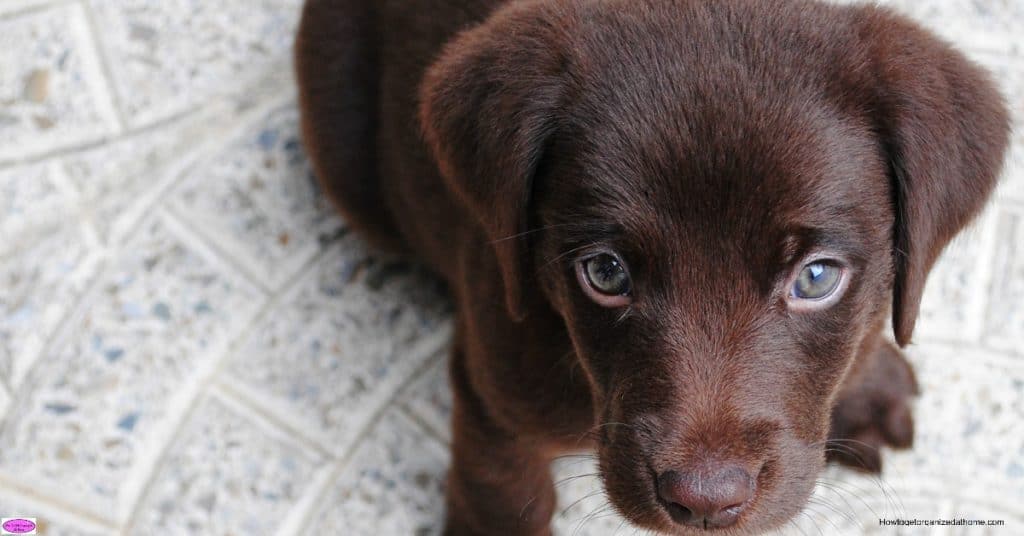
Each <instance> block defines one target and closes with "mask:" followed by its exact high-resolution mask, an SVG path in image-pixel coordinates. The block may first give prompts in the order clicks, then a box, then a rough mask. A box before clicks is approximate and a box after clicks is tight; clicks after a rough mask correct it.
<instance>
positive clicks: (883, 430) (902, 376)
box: [826, 342, 918, 473]
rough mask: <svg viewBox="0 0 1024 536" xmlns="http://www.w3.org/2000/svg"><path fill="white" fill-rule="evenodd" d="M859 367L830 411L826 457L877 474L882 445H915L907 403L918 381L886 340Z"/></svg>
mask: <svg viewBox="0 0 1024 536" xmlns="http://www.w3.org/2000/svg"><path fill="white" fill-rule="evenodd" d="M859 365H860V366H855V367H854V370H853V371H851V374H850V376H849V378H848V379H847V380H846V383H845V384H844V386H843V389H842V391H841V392H840V394H839V398H838V402H837V404H836V407H835V409H834V410H833V411H832V428H831V430H830V431H829V440H828V443H827V450H826V454H827V457H828V459H829V460H831V461H835V462H838V463H841V464H843V465H847V466H850V467H853V468H855V469H859V470H862V471H867V472H870V473H878V472H881V470H882V456H881V451H880V448H881V447H883V446H889V447H893V448H900V449H903V448H909V447H910V446H911V445H912V444H913V442H914V418H913V415H912V414H911V408H910V403H911V400H912V399H913V397H914V396H916V395H917V394H918V387H917V380H916V378H915V377H914V371H913V369H912V368H911V366H910V363H908V362H907V360H906V358H904V357H903V354H902V353H901V352H900V351H899V350H898V349H897V348H896V347H895V346H893V345H892V344H890V343H888V342H883V343H882V344H881V345H880V346H879V348H878V350H877V351H876V352H875V354H874V355H872V356H870V358H869V359H867V360H866V362H865V363H862V364H859Z"/></svg>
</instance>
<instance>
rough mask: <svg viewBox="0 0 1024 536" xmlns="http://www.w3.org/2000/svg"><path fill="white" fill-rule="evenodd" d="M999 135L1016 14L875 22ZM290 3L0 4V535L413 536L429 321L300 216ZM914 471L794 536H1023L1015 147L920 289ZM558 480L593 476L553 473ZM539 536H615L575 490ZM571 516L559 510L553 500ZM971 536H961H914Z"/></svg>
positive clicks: (432, 433)
mask: <svg viewBox="0 0 1024 536" xmlns="http://www.w3.org/2000/svg"><path fill="white" fill-rule="evenodd" d="M897 3H898V6H897V7H899V8H900V9H903V10H905V11H907V12H909V13H910V14H912V15H913V16H915V17H917V18H918V19H920V20H922V21H923V22H925V23H926V24H928V25H929V26H931V27H932V28H934V29H936V30H937V31H939V32H940V33H942V34H944V35H946V36H947V37H949V38H950V39H952V40H955V41H957V42H958V43H960V44H961V45H962V46H963V47H964V48H965V49H966V50H967V51H968V52H969V53H970V55H971V56H972V57H974V58H976V59H977V60H978V61H980V62H982V63H984V64H985V65H987V66H989V67H990V68H992V69H993V70H994V71H995V72H996V73H997V74H998V78H999V80H1000V82H1001V83H1002V84H1003V88H1004V90H1005V92H1006V94H1007V96H1008V97H1009V99H1010V101H1011V103H1012V106H1013V109H1014V113H1015V114H1016V117H1017V120H1018V122H1017V125H1018V126H1019V125H1021V124H1022V123H1021V122H1020V120H1021V119H1022V118H1024V2H1021V0H945V1H941V2H939V1H927V2H926V1H915V0H898V2H897ZM298 8H299V0H258V1H257V0H222V1H220V2H199V1H195V0H175V1H171V0H168V1H161V2H151V1H145V0H2V1H0V516H8V515H14V514H18V515H24V516H32V517H37V518H39V519H40V520H41V521H42V522H43V524H44V527H45V529H46V534H67V535H99V534H114V533H121V534H145V535H149V534H159V535H165V534H245V535H258V534H280V535H297V534H350V535H391V534H430V533H433V532H435V531H436V526H437V523H438V521H439V519H440V517H441V515H442V499H441V493H442V491H441V490H442V487H443V482H442V477H443V472H444V467H445V465H446V463H447V460H448V453H447V447H446V445H445V443H446V438H447V437H448V432H447V425H446V415H447V413H448V406H449V403H450V402H449V398H448V393H447V388H446V387H445V385H444V382H445V379H444V378H445V376H444V372H443V360H444V352H445V347H446V343H447V339H448V338H449V336H450V318H449V315H450V311H449V306H448V304H447V302H446V301H445V299H444V297H443V296H442V295H441V294H440V293H439V291H438V289H437V287H436V285H435V284H434V282H433V281H432V280H431V279H430V278H429V277H427V276H425V275H423V274H421V273H418V272H417V271H416V270H415V269H412V268H410V267H409V266H408V265H405V264H403V263H400V262H397V261H396V260H395V259H389V258H385V257H382V256H380V255H378V254H376V253H374V252H372V251H370V250H368V249H367V248H366V247H365V246H364V245H363V243H362V241H361V240H360V239H359V238H358V237H356V236H353V235H352V234H351V233H349V232H348V231H347V229H346V227H345V225H344V223H343V222H342V221H340V220H339V219H338V218H337V217H336V216H334V215H333V214H332V213H331V212H330V211H329V210H327V208H326V207H325V206H324V203H323V201H322V199H320V198H319V196H318V195H317V193H316V191H315V189H314V187H313V183H312V181H311V179H310V174H309V167H308V164H307V162H306V160H305V159H304V157H303V155H302V150H301V147H300V145H299V142H298V139H297V133H296V118H297V112H296V107H295V100H294V89H293V87H292V86H293V84H292V81H291V78H290V64H289V46H290V40H291V37H292V33H293V31H294V25H295V21H296V16H297V12H298ZM917 341H918V344H917V345H916V346H914V347H913V348H912V349H911V351H910V353H911V356H912V358H913V359H914V361H915V363H916V365H917V367H918V373H919V376H920V380H921V383H922V384H923V388H924V393H925V394H924V396H923V397H922V398H921V399H920V401H919V404H918V408H917V417H918V422H919V428H918V435H917V447H916V449H915V450H913V451H912V452H909V453H900V454H890V455H889V456H888V458H887V463H888V466H887V472H886V474H885V478H884V480H877V479H871V478H865V477H857V476H855V475H852V474H850V473H848V472H845V471H841V470H831V471H830V472H829V473H828V474H827V475H825V476H823V479H822V480H823V481H824V482H825V484H823V485H822V486H821V487H820V489H819V493H818V495H817V498H816V499H815V500H814V502H813V503H812V504H811V506H810V507H809V508H808V510H807V512H806V513H805V515H802V516H801V517H800V518H799V519H798V520H797V521H798V525H799V526H796V527H793V526H791V527H789V530H790V531H791V532H792V533H794V534H815V533H832V532H833V531H836V530H840V529H841V530H842V531H844V532H847V533H858V532H861V531H865V532H877V533H881V534H893V533H896V531H895V529H892V528H879V527H878V521H877V520H878V518H879V517H882V516H888V517H894V516H896V515H897V514H899V513H902V514H903V515H905V516H906V517H918V518H933V517H938V516H946V517H953V516H955V517H965V518H968V517H969V518H999V519H1004V520H1005V521H1006V523H1007V525H1008V526H1007V527H1003V528H997V529H993V530H992V531H991V532H992V534H1019V533H1024V506H1022V505H1024V350H1022V348H1024V345H1022V343H1024V129H1021V128H1018V130H1017V133H1016V138H1015V146H1014V150H1013V158H1012V162H1011V164H1010V166H1009V167H1008V169H1007V173H1006V177H1005V181H1004V183H1003V186H1002V188H1001V190H1000V192H999V196H998V199H997V201H996V202H995V203H993V204H992V205H991V206H990V208H989V209H988V211H987V212H986V215H985V217H984V218H983V219H982V220H981V221H980V222H979V223H978V224H977V225H976V226H975V227H974V228H973V230H972V231H971V232H970V233H969V234H967V235H965V236H964V237H963V238H961V239H959V240H958V241H957V242H956V243H955V245H954V247H953V248H952V249H951V250H950V251H949V252H948V253H947V255H946V256H945V258H944V260H943V261H942V264H941V266H940V268H939V270H938V271H937V272H936V273H935V274H934V276H933V278H932V281H931V287H930V289H929V293H928V296H927V299H926V301H925V312H924V318H923V319H922V321H921V323H920V330H919V332H918V337H917ZM557 470H558V473H559V475H560V477H562V476H571V475H574V474H586V473H589V472H591V471H592V470H593V469H592V466H591V465H590V461H589V460H587V459H570V460H567V461H564V462H562V463H561V464H560V466H559V467H558V468H557ZM559 488H560V490H562V492H563V493H562V495H563V503H564V505H565V509H564V510H560V511H559V515H558V518H557V520H556V524H557V526H558V528H559V530H560V532H561V533H563V534H573V533H580V534H612V533H614V532H616V531H618V532H621V533H623V534H629V533H631V532H632V529H631V528H630V527H628V526H626V525H623V524H622V522H621V519H619V518H617V517H615V516H614V515H612V514H611V512H609V511H608V510H607V509H604V506H605V505H606V503H605V502H604V500H603V499H602V498H601V495H600V493H597V494H593V495H592V496H590V495H591V494H592V492H594V491H598V490H599V484H598V483H597V482H596V481H595V480H594V479H593V478H578V479H571V480H566V481H564V483H562V484H560V485H559ZM579 498H584V499H583V500H582V501H579V502H577V499H579ZM961 532H962V533H964V534H971V535H978V534H985V533H987V531H986V529H985V528H967V529H960V530H952V531H939V530H934V531H929V530H928V529H922V530H916V531H914V533H915V534H919V533H929V534H959V533H961Z"/></svg>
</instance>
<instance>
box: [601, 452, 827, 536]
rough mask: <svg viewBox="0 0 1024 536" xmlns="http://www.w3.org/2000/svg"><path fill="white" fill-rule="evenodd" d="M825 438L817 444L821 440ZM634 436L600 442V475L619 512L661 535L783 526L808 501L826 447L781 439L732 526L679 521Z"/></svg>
mask: <svg viewBox="0 0 1024 536" xmlns="http://www.w3.org/2000/svg"><path fill="white" fill-rule="evenodd" d="M820 444H821V443H818V445H820ZM646 450H647V448H645V447H644V446H641V445H639V444H638V443H637V442H636V441H634V440H633V439H632V438H627V437H623V436H620V437H619V438H617V439H615V440H611V441H609V442H602V443H601V444H600V445H599V447H598V459H599V467H600V474H601V478H602V480H603V482H604V486H605V490H606V493H607V495H608V499H609V501H610V502H611V504H612V506H614V507H615V509H616V510H618V512H619V514H620V515H622V516H623V517H625V518H626V519H628V520H629V522H630V523H632V524H634V525H636V526H637V527H640V528H644V529H649V530H653V531H656V532H658V533H659V534H680V535H698V534H708V533H715V534H722V535H723V536H725V535H729V536H731V535H737V536H739V535H754V534H763V533H764V532H767V531H769V530H772V529H776V528H779V527H781V526H782V525H785V524H786V523H788V522H789V521H790V520H792V519H793V518H794V517H795V516H797V515H798V514H799V512H800V511H801V510H802V509H803V508H804V506H805V505H806V504H807V500H808V498H809V497H810V496H811V493H812V492H813V491H814V486H815V482H816V476H817V475H818V474H819V473H820V472H821V471H822V469H823V468H824V466H825V454H824V449H823V448H821V447H820V446H808V445H806V444H804V443H803V442H801V441H799V440H796V439H780V440H779V441H778V447H777V448H776V449H775V450H774V452H773V453H772V455H771V456H769V458H768V459H766V460H765V461H764V462H762V465H761V469H760V472H759V474H758V476H757V478H756V491H755V493H754V495H753V497H752V498H751V499H750V500H749V501H748V502H747V503H745V506H744V508H743V510H742V512H741V513H740V515H739V517H738V518H737V519H736V521H735V523H734V524H732V525H730V526H728V527H718V528H707V529H705V528H697V527H691V526H687V525H683V524H680V523H678V522H677V521H675V520H674V519H673V518H672V516H671V515H670V514H669V511H668V508H667V505H666V503H665V501H663V500H662V499H660V498H659V496H658V495H659V494H658V491H657V486H658V484H657V478H658V477H657V474H658V473H657V471H656V470H655V469H654V467H653V465H652V463H651V462H650V461H649V459H648V456H647V454H645V451H646Z"/></svg>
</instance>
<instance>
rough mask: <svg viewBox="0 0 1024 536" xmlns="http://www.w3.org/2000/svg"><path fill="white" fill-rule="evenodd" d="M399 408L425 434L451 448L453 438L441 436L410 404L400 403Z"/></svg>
mask: <svg viewBox="0 0 1024 536" xmlns="http://www.w3.org/2000/svg"><path fill="white" fill-rule="evenodd" d="M443 358H447V356H444V357H443ZM398 408H399V410H401V411H402V413H404V414H405V416H406V417H408V418H409V420H411V421H413V422H415V423H416V425H417V426H418V427H420V428H421V429H422V430H423V432H424V433H425V434H427V435H428V436H430V437H432V438H434V439H436V440H437V441H438V442H440V443H441V444H442V445H448V446H450V445H451V444H452V440H451V438H447V437H445V436H443V435H441V434H440V433H439V432H438V431H437V430H436V429H434V427H433V426H431V425H430V423H428V422H427V421H425V420H423V418H422V417H420V416H419V415H418V414H417V413H416V412H415V411H413V410H412V408H410V407H409V403H408V402H400V403H399V404H398Z"/></svg>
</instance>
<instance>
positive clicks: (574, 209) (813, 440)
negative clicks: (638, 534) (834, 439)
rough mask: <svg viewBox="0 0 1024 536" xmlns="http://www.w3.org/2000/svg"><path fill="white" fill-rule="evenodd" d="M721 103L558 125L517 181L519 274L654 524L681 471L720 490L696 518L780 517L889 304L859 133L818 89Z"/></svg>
mask: <svg viewBox="0 0 1024 536" xmlns="http://www.w3.org/2000/svg"><path fill="white" fill-rule="evenodd" d="M740 93H742V92H739V93H736V94H735V95H734V97H735V98H736V99H741V98H743V96H742V95H741V94H740ZM585 99H586V97H584V101H583V102H582V103H581V106H583V107H586V106H588V105H593V106H598V105H599V103H590V102H587V101H586V100H585ZM725 100H726V101H727V103H726V102H723V103H714V102H712V103H708V105H707V106H704V107H701V108H699V109H689V108H687V107H685V106H682V105H680V106H677V107H675V108H674V109H671V108H667V109H662V110H649V111H648V113H646V114H644V116H643V117H636V116H634V117H632V118H627V117H623V116H622V115H621V114H620V112H617V111H616V108H617V107H616V106H610V107H608V108H607V109H605V110H604V113H602V114H596V115H594V116H588V117H586V118H584V119H583V120H582V121H581V122H580V123H581V124H580V125H574V124H573V122H572V121H567V122H566V123H565V124H563V130H562V131H561V132H560V133H559V134H558V135H556V139H555V141H554V142H553V144H552V146H551V148H550V150H549V153H548V156H547V157H546V161H545V162H544V164H543V165H542V166H541V169H540V172H539V173H538V176H537V180H536V183H535V185H534V189H535V197H534V206H535V209H536V211H537V212H536V214H537V216H536V219H537V221H536V222H535V227H536V228H539V229H543V231H542V232H541V233H538V234H539V235H540V238H538V239H537V240H536V241H535V246H534V251H535V255H536V265H537V266H538V268H539V271H538V274H539V277H540V281H541V286H542V288H544V289H545V292H546V295H547V298H548V300H549V302H550V303H551V304H553V306H554V308H555V309H556V310H557V311H558V312H559V313H560V315H561V316H562V317H563V318H564V321H565V325H566V327H567V329H568V332H569V334H570V337H571V339H572V342H573V345H574V347H575V349H576V353H577V357H578V358H579V360H580V363H581V364H582V368H583V369H584V370H585V371H586V373H587V375H588V377H589V379H590V383H591V385H592V387H593V392H594V394H595V396H594V400H595V406H596V413H597V414H596V416H595V420H596V422H598V423H601V424H600V425H599V427H598V428H597V434H595V435H596V437H597V442H598V452H599V456H600V466H601V471H602V474H603V476H604V479H605V483H606V487H607V490H608V493H609V495H610V497H611V499H612V501H613V502H614V503H615V504H616V505H617V506H618V508H619V509H620V510H621V511H622V512H625V513H626V514H627V515H629V516H630V517H631V519H633V520H634V521H635V522H637V523H639V524H641V525H643V526H647V527H655V528H659V529H662V530H678V529H679V528H680V523H685V522H686V521H688V519H686V517H687V516H692V515H693V512H685V511H683V510H682V509H681V508H680V506H679V504H674V503H673V498H676V495H675V494H674V492H673V490H672V489H671V488H672V486H673V483H672V482H671V481H672V480H673V479H675V480H678V479H680V478H686V477H688V476H690V475H699V477H700V478H702V479H704V480H705V481H706V482H715V481H716V479H717V480H721V479H724V480H725V481H724V482H721V483H720V484H719V485H720V486H722V487H723V488H728V489H724V491H723V494H724V495H725V496H724V497H720V498H718V499H716V500H717V502H719V503H721V504H718V506H721V507H724V508H722V510H727V511H723V512H720V513H717V514H716V513H714V512H709V513H708V514H707V517H706V521H707V523H708V526H712V527H713V526H715V525H716V524H718V525H722V526H725V525H731V526H732V527H734V528H735V529H737V530H749V529H763V528H765V527H767V526H771V525H774V524H777V523H781V522H783V521H785V520H786V519H788V518H789V517H790V516H792V515H794V514H795V513H796V512H797V511H798V510H799V509H800V508H801V506H802V504H803V502H804V498H805V497H806V496H807V495H808V494H809V493H810V491H811V489H812V487H813V484H814V481H815V477H816V475H817V473H818V471H819V470H820V468H821V467H822V464H823V452H824V440H825V438H826V435H827V433H828V426H829V417H830V410H831V400H832V397H833V395H834V394H835V392H836V390H837V389H838V387H839V385H840V379H841V378H842V376H843V373H844V372H845V370H846V368H847V367H848V366H849V365H850V363H851V361H852V359H853V357H854V355H855V353H856V352H857V350H858V348H859V346H860V344H861V343H862V342H863V337H864V335H865V334H866V333H867V332H868V328H869V327H871V326H878V325H879V323H880V322H882V315H884V314H885V313H886V312H887V310H888V309H887V307H888V304H889V302H890V301H891V290H890V287H889V284H890V281H891V274H892V261H891V255H890V252H891V248H892V234H891V231H892V227H893V224H894V219H893V218H894V215H893V207H892V193H891V191H890V186H889V182H888V179H887V178H886V170H885V166H884V165H883V162H882V161H881V157H880V154H879V150H878V147H877V145H876V143H875V142H874V139H873V137H872V136H871V134H870V132H869V131H868V130H867V129H865V128H863V126H861V125H857V124H856V123H855V122H852V121H850V120H844V119H841V118H839V116H838V115H837V114H836V113H834V111H833V110H832V109H831V106H829V105H828V104H827V103H823V102H814V101H813V100H810V101H808V100H804V99H791V100H790V101H788V102H780V101H778V100H771V101H754V102H749V103H748V104H749V106H745V107H743V111H742V112H741V111H740V110H738V109H737V107H736V106H735V104H736V102H738V101H737V100H734V99H725ZM629 123H633V124H634V125H635V127H636V128H633V129H630V130H629V131H628V132H626V133H623V132H622V129H621V125H623V124H629ZM584 124H585V125H586V126H585V127H584V126H583V125H584ZM616 125H619V126H620V127H619V128H616ZM680 125H686V126H685V127H683V128H681V127H680ZM875 333H877V330H875ZM721 475H725V476H721ZM737 486H739V487H740V488H742V489H736V488H737ZM688 500H691V501H692V500H696V501H700V500H701V499H700V498H690V499H688V498H686V497H682V498H678V501H677V502H678V503H680V504H686V503H687V501H688ZM722 501H724V502H722ZM714 509H715V508H712V510H714Z"/></svg>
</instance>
